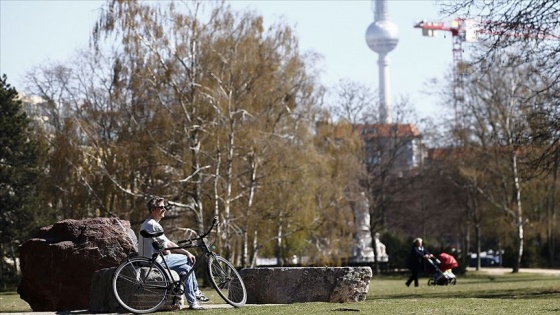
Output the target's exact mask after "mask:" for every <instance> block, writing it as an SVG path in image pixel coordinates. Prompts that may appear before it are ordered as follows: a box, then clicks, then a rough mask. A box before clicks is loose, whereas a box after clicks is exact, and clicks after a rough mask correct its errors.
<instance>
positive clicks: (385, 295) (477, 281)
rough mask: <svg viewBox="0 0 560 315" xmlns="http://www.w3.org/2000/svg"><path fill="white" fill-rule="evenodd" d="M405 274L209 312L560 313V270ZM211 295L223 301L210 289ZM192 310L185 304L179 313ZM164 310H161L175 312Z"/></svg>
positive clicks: (9, 305) (12, 300)
mask: <svg viewBox="0 0 560 315" xmlns="http://www.w3.org/2000/svg"><path fill="white" fill-rule="evenodd" d="M404 281H405V279H404V278H403V277H384V276H381V277H374V278H373V279H372V280H371V282H370V290H369V294H368V296H367V300H366V301H364V302H360V303H351V304H333V303H298V304H289V305H267V306H259V305H248V306H246V307H243V308H239V309H232V308H228V309H208V310H205V311H204V314H244V315H245V314H256V315H260V314H262V315H265V314H266V315H268V314H289V315H296V314H348V313H354V312H362V313H365V314H383V315H385V314H430V315H432V314H437V315H442V314H453V315H460V314H507V315H513V314H520V315H525V314H555V315H559V314H560V276H548V275H538V274H524V273H519V274H506V275H500V276H488V275H484V274H480V275H477V274H476V272H470V273H469V276H459V277H458V279H457V285H454V286H453V285H450V286H431V287H429V286H428V285H427V281H428V279H427V278H422V279H421V283H420V287H418V288H414V287H406V286H405V285H404ZM204 291H205V293H207V295H208V296H209V297H210V298H211V299H212V301H215V302H219V303H222V301H219V297H218V296H217V294H215V292H213V291H212V290H210V289H205V290H204ZM28 311H31V309H30V308H29V306H28V305H27V303H25V302H23V301H22V300H20V299H19V295H18V294H17V293H13V292H12V293H0V312H28ZM185 312H187V313H188V312H192V311H189V310H183V311H180V312H174V313H183V314H184V313H185ZM171 313H172V312H164V313H162V314H171Z"/></svg>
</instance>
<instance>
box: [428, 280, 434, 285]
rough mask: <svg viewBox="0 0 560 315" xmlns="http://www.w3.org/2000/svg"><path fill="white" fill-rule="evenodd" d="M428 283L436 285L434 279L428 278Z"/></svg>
mask: <svg viewBox="0 0 560 315" xmlns="http://www.w3.org/2000/svg"><path fill="white" fill-rule="evenodd" d="M428 285H436V282H435V281H434V279H429V280H428Z"/></svg>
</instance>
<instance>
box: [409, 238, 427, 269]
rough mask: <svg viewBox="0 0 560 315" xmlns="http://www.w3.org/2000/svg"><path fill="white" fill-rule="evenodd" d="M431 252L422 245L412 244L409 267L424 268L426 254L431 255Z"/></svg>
mask: <svg viewBox="0 0 560 315" xmlns="http://www.w3.org/2000/svg"><path fill="white" fill-rule="evenodd" d="M429 254H430V252H428V250H427V249H426V248H425V247H424V246H422V247H418V246H416V244H414V245H412V248H411V249H410V255H409V256H408V269H410V270H422V269H424V255H429Z"/></svg>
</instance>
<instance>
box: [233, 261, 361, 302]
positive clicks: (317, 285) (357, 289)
mask: <svg viewBox="0 0 560 315" xmlns="http://www.w3.org/2000/svg"><path fill="white" fill-rule="evenodd" d="M239 273H240V275H241V277H242V278H243V282H244V283H245V286H246V287H247V303H248V304H290V303H303V302H332V303H349V302H360V301H364V300H365V299H366V295H367V292H368V289H369V281H370V279H371V276H372V271H371V268H369V267H297V268H281V267H276V268H246V269H242V270H241V271H240V272H239Z"/></svg>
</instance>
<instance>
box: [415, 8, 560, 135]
mask: <svg viewBox="0 0 560 315" xmlns="http://www.w3.org/2000/svg"><path fill="white" fill-rule="evenodd" d="M414 27H415V28H420V29H422V35H424V36H429V37H434V36H435V35H436V32H439V31H443V32H449V33H451V37H452V39H453V97H454V100H455V104H454V105H455V119H456V127H457V128H458V130H460V129H461V128H462V126H463V123H464V121H463V118H464V117H463V110H464V106H463V104H464V101H465V90H464V82H463V77H464V76H465V74H466V73H465V71H466V66H465V65H464V64H463V43H465V42H466V43H473V42H476V41H478V38H479V36H480V35H481V34H484V35H498V36H507V37H517V38H522V39H525V38H534V39H554V40H558V39H560V34H558V33H557V34H552V33H547V34H543V33H542V32H537V31H536V30H535V29H533V28H532V27H523V26H520V25H518V24H512V23H509V24H508V23H503V22H494V21H486V22H477V21H475V20H471V19H464V18H455V19H453V20H452V21H451V22H448V23H445V22H427V21H420V22H418V23H416V24H414Z"/></svg>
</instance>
